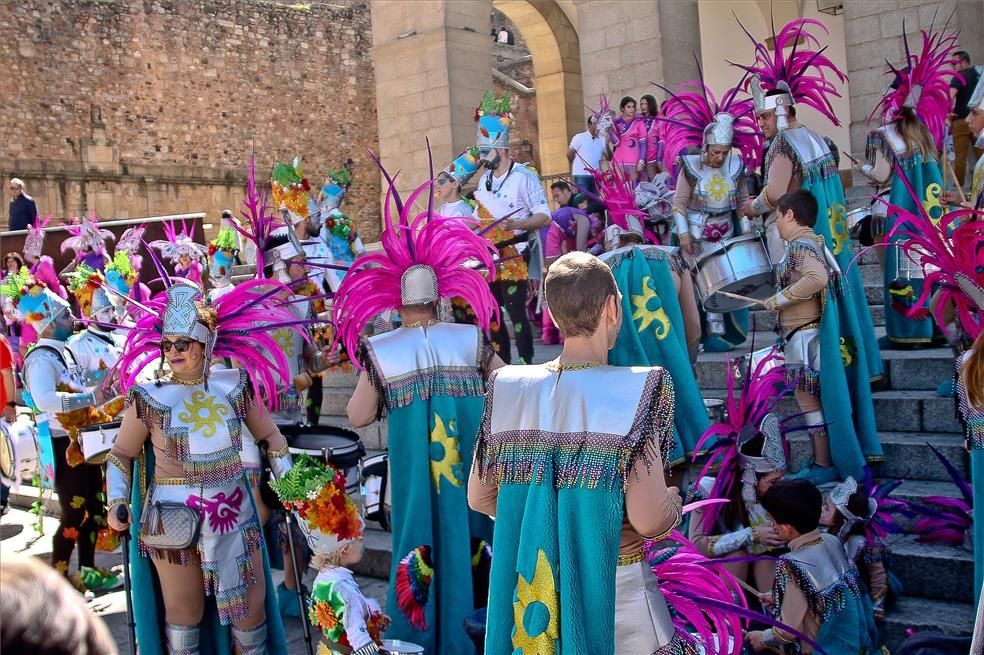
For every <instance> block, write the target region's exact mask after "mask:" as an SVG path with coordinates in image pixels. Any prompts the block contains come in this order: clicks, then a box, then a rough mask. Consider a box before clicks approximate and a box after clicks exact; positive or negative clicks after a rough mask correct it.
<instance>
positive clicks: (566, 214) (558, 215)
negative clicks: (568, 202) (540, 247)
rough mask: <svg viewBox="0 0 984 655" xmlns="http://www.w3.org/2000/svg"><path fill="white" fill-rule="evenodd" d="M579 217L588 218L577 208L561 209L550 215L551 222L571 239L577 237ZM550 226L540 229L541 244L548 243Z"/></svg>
mask: <svg viewBox="0 0 984 655" xmlns="http://www.w3.org/2000/svg"><path fill="white" fill-rule="evenodd" d="M577 216H587V214H585V213H584V211H582V210H580V209H578V208H577V207H561V208H560V209H558V210H556V211H555V212H553V213H552V214H551V215H550V220H551V221H552V222H553V223H555V224H556V225H557V227H559V228H560V229H561V230H562V231H563V233H564V234H566V235H567V236H569V237H573V236H576V235H577V220H576V217H577ZM549 230H550V226H549V225H547V226H546V227H541V228H540V243H546V242H547V232H548V231H549Z"/></svg>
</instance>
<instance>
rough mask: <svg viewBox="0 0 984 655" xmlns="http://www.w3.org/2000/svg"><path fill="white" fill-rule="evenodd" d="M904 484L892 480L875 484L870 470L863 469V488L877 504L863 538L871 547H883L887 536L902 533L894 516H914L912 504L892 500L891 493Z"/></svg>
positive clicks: (866, 525) (902, 481) (867, 523)
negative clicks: (865, 538)
mask: <svg viewBox="0 0 984 655" xmlns="http://www.w3.org/2000/svg"><path fill="white" fill-rule="evenodd" d="M904 483H905V480H892V481H890V482H880V483H878V484H875V482H874V479H873V478H872V474H871V468H869V467H867V466H866V467H865V469H864V486H865V488H867V490H868V498H873V499H874V500H875V502H876V503H877V508H876V509H875V513H874V514H873V515H872V516H871V517H869V519H868V521H867V522H866V524H865V537H867V539H868V543H869V544H871V545H872V546H876V547H883V546H885V539H886V538H887V537H888V535H892V534H901V533H902V531H903V528H902V526H901V525H899V524H898V523H897V522H896V520H895V517H896V516H905V517H908V518H912V517H914V516H916V513H917V510H916V509H915V507H914V506H913V505H912V503H910V502H908V501H906V500H900V499H898V498H892V493H893V492H894V491H895V490H896V489H898V488H899V487H900V486H901V485H902V484H904Z"/></svg>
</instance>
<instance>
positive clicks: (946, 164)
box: [943, 159, 967, 204]
mask: <svg viewBox="0 0 984 655" xmlns="http://www.w3.org/2000/svg"><path fill="white" fill-rule="evenodd" d="M943 168H945V169H946V170H947V172H949V173H950V179H952V180H953V186H955V187H956V188H957V193H959V194H960V202H961V204H962V203H965V202H967V196H966V195H964V192H963V188H962V187H961V186H960V182H959V181H957V174H956V173H955V172H954V171H953V168H952V167H951V166H950V160H949V159H944V160H943Z"/></svg>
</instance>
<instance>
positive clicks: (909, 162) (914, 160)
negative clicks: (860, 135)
mask: <svg viewBox="0 0 984 655" xmlns="http://www.w3.org/2000/svg"><path fill="white" fill-rule="evenodd" d="M884 129H885V128H882V129H877V130H872V131H871V132H868V138H867V139H866V140H865V144H864V158H865V161H866V162H867V163H868V164H870V165H871V166H874V165H875V163H876V162H877V159H878V154H879V153H881V156H882V157H883V158H884V159H885V160H886V161H887V162H888V163H889V165H890V166H891V167H892V170H894V169H895V168H896V167H900V168H902V170H906V171H907V170H909V169H910V168H912V167H913V166H916V165H918V164H922V163H923V156H922V153H920V152H919V151H915V152H912V153H911V154H908V155H907V154H906V152H905V151H904V150H901V151H900V150H897V149H896V148H895V146H894V145H893V144H892V142H891V139H889V138H886V135H885V132H884Z"/></svg>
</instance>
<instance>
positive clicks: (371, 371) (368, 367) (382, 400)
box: [355, 338, 386, 420]
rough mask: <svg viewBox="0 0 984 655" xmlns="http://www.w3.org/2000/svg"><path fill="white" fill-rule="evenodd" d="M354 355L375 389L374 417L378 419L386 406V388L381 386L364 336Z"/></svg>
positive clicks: (381, 383) (381, 382)
mask: <svg viewBox="0 0 984 655" xmlns="http://www.w3.org/2000/svg"><path fill="white" fill-rule="evenodd" d="M355 357H356V360H357V361H358V362H359V364H361V365H362V369H363V370H364V371H365V372H366V377H368V378H369V384H371V385H372V388H373V389H375V390H376V398H377V403H376V419H377V420H378V419H379V418H381V417H382V415H383V410H384V409H385V408H386V390H385V389H384V388H383V381H382V380H381V379H380V377H379V371H378V370H377V369H376V363H375V361H373V358H372V356H371V355H370V352H369V343H368V341H367V340H366V339H365V338H363V339H362V340H361V341H359V351H358V352H357V353H356V354H355Z"/></svg>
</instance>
